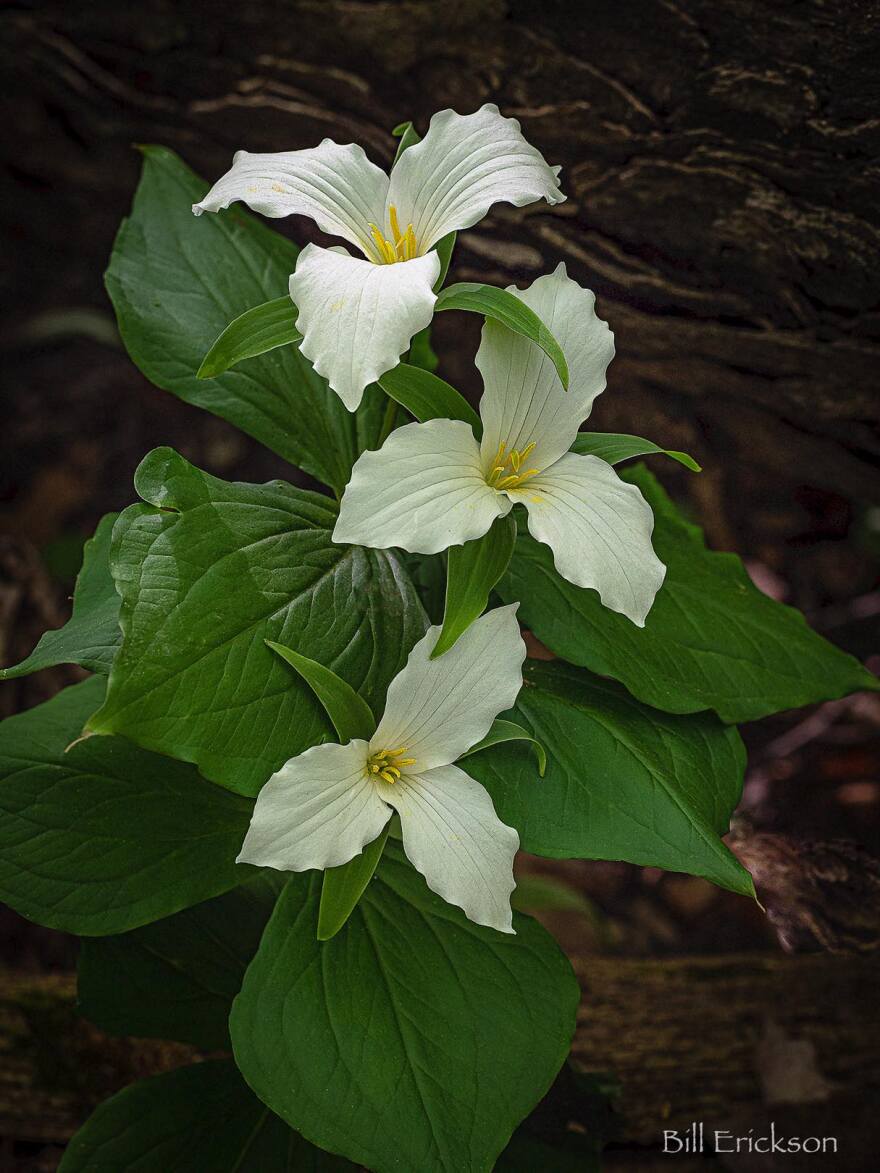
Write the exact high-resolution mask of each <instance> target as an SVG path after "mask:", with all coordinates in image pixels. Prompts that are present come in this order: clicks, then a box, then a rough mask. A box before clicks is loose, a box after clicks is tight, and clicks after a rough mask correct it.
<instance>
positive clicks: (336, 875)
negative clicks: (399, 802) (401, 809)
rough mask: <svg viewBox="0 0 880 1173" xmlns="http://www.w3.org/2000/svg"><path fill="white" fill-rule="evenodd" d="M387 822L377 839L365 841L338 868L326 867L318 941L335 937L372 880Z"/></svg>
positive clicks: (385, 833) (388, 827) (319, 912)
mask: <svg viewBox="0 0 880 1173" xmlns="http://www.w3.org/2000/svg"><path fill="white" fill-rule="evenodd" d="M389 830H390V825H386V827H385V829H384V830H383V832H382V834H381V835H380V836H379V837H378V839H374V840H373V842H372V843H368V844H367V846H366V847H365V848H364V849H363V851H362V852H361V853H360V855H356V856H355V857H354V859H350V860H349V861H348V863H344V864H342V865H341V866H340V867H338V868H327V870H326V871H325V872H324V882H323V884H322V885H321V906H320V908H319V909H318V940H319V941H329V940H330V938H331V937H335V936H336V934H337V933H338V932H339V930H340V929H341V928H342V926H343V925H344V924H345V922H346V921H347V920H348V918H349V917H350V916H351V914H352V912H353V910H354V908H355V905H356V904H357V902H358V901H359V900H360V898H361V896H363V894H364V891H365V889H366V887H367V884H369V882H370V880H372V878H373V875H374V873H375V871H376V868H377V867H378V866H379V860H380V859H381V858H382V852H383V850H384V849H385V841H386V839H387V838H388V832H389Z"/></svg>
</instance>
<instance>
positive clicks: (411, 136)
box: [391, 121, 422, 170]
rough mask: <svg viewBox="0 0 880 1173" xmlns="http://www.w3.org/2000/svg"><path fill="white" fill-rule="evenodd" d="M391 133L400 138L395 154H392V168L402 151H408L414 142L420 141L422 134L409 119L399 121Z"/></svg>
mask: <svg viewBox="0 0 880 1173" xmlns="http://www.w3.org/2000/svg"><path fill="white" fill-rule="evenodd" d="M391 133H392V134H393V135H394V137H395V138H398V139H400V142H399V143H398V144H397V154H396V155H395V156H394V163H392V164H391V167H392V170H393V169H394V166H395V164H396V163H397V162H398V161H399V159H400V156H401V155H402V154H403V152H404V151H408V150H409V148H410V147H414V146H415V145H416V143H420V142H421V141H422V136H421V135H420V134H419V132H418V131H417V130H416V128H415V127H414V126H413V124H412V122H409V121H407V122H399V123H398V124H397V126H395V128H394V130H392V132H391Z"/></svg>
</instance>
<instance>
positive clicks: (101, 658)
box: [0, 513, 122, 680]
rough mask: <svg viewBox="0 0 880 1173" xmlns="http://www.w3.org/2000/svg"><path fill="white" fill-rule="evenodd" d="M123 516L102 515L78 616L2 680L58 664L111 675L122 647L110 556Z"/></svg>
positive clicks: (79, 584)
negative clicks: (115, 526)
mask: <svg viewBox="0 0 880 1173" xmlns="http://www.w3.org/2000/svg"><path fill="white" fill-rule="evenodd" d="M117 516H118V514H116V513H108V514H107V515H106V517H102V518H101V520H100V522H99V523H98V528H97V529H96V530H95V536H94V537H93V538H90V539H89V540H88V541H87V542H86V544H85V548H84V549H83V564H82V570H80V572H79V577H78V578H77V580H76V588H75V590H74V592H73V613H72V614H71V616H70V619H69V620H68V621H67V623H65V625H64V626H63V627H59V628H58V630H57V631H47V632H46V633H45V635H43V636H41V637H40V642H39V643H38V644H37V646H36V647H35V648H34V650H33V651H32V652H31V654H30V655H29V656H28V657H27V659H26V660H22V662H21V663H20V664H16V665H14V667H12V668H4V669H3V670H2V671H0V680H14V679H15V677H17V676H27V675H28V673H30V672H38V671H39V670H40V669H41V668H52V667H54V666H55V665H56V664H79V665H80V667H82V668H85V669H87V670H88V671H89V672H102V673H105V674H106V673H107V672H109V671H110V665H111V664H112V663H113V657H114V656H115V655H116V650H117V648H118V647H119V641H120V639H121V638H122V635H121V633H120V630H119V595H117V593H116V587H115V585H114V583H113V578H112V576H111V574H110V566H109V562H108V556H109V552H110V536H111V534H112V532H113V523H114V522H115V520H116V518H117Z"/></svg>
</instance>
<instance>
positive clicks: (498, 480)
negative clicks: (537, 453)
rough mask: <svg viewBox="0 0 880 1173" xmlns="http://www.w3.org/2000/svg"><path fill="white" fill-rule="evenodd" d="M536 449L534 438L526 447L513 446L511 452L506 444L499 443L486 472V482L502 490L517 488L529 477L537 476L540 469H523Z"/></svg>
mask: <svg viewBox="0 0 880 1173" xmlns="http://www.w3.org/2000/svg"><path fill="white" fill-rule="evenodd" d="M534 449H535V441H534V440H533V441H532V442H531V443H530V444H526V446H525V448H511V450H510V452H507V445H506V444H504V443H501V444H499V445H498V451H497V453H496V454H495V459H494V461H493V462H492V465H491V467H490V469H489V471H488V473H487V474H486V483H487V484H488V485H490V486H491V488H493V489H498V490H499V492H500V491H501V490H503V489H515V488H517V487H518V486H519V485H521V484H522V483H523V482H524V481H527V480H528V479H529V477H533V476H535V474H536V473H538V472H540V471H541V470H540V469H537V468H527V469H523V464H524V463H525V461H526V459H527V457H528V456H529V455H530V454H531V453H532V452H533V451H534Z"/></svg>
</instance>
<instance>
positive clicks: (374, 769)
mask: <svg viewBox="0 0 880 1173" xmlns="http://www.w3.org/2000/svg"><path fill="white" fill-rule="evenodd" d="M405 753H406V746H405V745H402V746H401V747H400V748H399V749H380V750H377V751H376V752H375V753H371V754H370V756H369V757H368V758H367V775H368V776H369V777H374V778H381V779H382V780H383V782H391V783H392V784H393V783H394V782H396V781H397V779H398V778H399V777H400V771H401V770H402V769H403V768H404V766H411V765H413V764H414V763H415V760H416V759H415V758H405V757H403V756H402V755H403V754H405Z"/></svg>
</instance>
